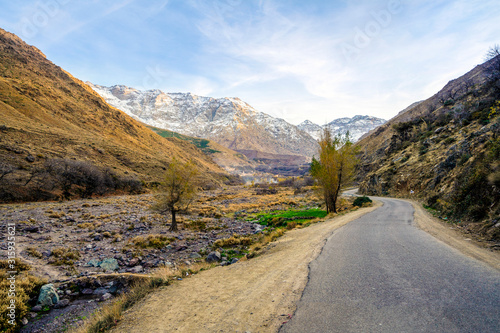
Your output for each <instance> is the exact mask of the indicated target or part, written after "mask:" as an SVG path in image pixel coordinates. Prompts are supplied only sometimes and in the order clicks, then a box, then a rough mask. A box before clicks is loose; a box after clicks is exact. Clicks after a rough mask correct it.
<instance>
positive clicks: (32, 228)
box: [24, 225, 39, 233]
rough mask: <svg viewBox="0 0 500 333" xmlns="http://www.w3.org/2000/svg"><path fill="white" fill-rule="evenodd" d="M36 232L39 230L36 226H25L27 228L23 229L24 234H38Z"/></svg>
mask: <svg viewBox="0 0 500 333" xmlns="http://www.w3.org/2000/svg"><path fill="white" fill-rule="evenodd" d="M38 230H39V228H38V226H36V225H29V226H27V227H25V228H24V231H26V232H33V233H34V232H38Z"/></svg>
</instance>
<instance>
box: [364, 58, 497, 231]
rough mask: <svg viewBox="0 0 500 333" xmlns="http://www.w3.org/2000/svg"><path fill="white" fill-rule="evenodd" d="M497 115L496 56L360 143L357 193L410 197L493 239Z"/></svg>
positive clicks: (495, 224)
mask: <svg viewBox="0 0 500 333" xmlns="http://www.w3.org/2000/svg"><path fill="white" fill-rule="evenodd" d="M499 114H500V55H497V56H496V57H494V58H492V59H491V60H489V61H488V62H486V63H484V64H482V65H479V66H477V67H476V68H474V69H473V70H471V71H470V72H468V73H466V74H465V75H463V76H462V77H460V78H458V79H456V80H452V81H450V82H449V83H448V84H447V85H446V86H445V87H444V88H443V89H442V90H441V91H439V92H438V93H437V94H435V95H434V96H432V97H431V98H429V99H427V100H425V101H422V102H419V103H416V104H415V105H412V106H411V107H409V108H407V109H406V111H404V112H401V113H399V114H398V115H397V116H396V117H394V118H393V119H391V120H390V121H388V122H387V123H386V124H384V125H382V126H381V127H379V128H378V129H376V130H375V131H373V132H372V133H371V134H370V135H368V136H367V137H365V138H364V139H362V140H361V141H359V142H358V146H359V147H360V148H361V151H362V152H363V154H362V155H361V166H360V170H359V175H360V176H359V177H360V178H359V180H360V189H361V191H362V192H363V193H366V194H377V195H382V194H385V195H392V196H412V197H417V198H419V199H420V200H422V201H424V203H425V204H426V206H427V207H429V209H431V210H433V211H434V212H435V213H436V215H440V216H442V217H443V218H446V219H451V220H454V221H457V222H461V224H459V226H462V228H464V229H466V230H468V231H469V232H473V233H476V234H479V235H482V237H484V238H486V239H488V240H496V241H499V240H500V224H499V223H498V222H499V218H500V138H499V136H500V118H499V117H498V115H499ZM465 221H472V222H478V221H482V222H481V223H472V224H470V223H465Z"/></svg>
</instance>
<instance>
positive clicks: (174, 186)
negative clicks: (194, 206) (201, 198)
mask: <svg viewBox="0 0 500 333" xmlns="http://www.w3.org/2000/svg"><path fill="white" fill-rule="evenodd" d="M197 175H198V171H197V169H196V167H195V165H194V164H193V162H192V161H189V162H187V163H182V162H180V161H178V160H177V159H175V158H174V159H173V160H172V162H171V163H170V165H169V166H168V169H167V172H166V174H165V180H164V182H163V183H162V184H161V185H162V187H163V189H164V192H162V193H160V194H158V196H157V198H156V203H155V204H154V205H153V206H152V207H151V208H152V210H154V211H157V212H159V213H161V214H170V215H171V217H172V224H171V225H170V229H169V230H170V231H177V230H178V229H177V220H176V218H175V216H176V214H177V213H185V212H187V210H188V208H189V206H190V205H191V203H192V202H193V200H194V198H195V197H196V194H197V192H198V180H197Z"/></svg>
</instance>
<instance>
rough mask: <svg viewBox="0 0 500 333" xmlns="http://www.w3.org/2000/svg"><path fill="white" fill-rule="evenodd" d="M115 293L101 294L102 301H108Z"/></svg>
mask: <svg viewBox="0 0 500 333" xmlns="http://www.w3.org/2000/svg"><path fill="white" fill-rule="evenodd" d="M112 297H113V295H111V294H110V293H105V294H104V295H102V296H101V301H107V300H108V299H110V298H112Z"/></svg>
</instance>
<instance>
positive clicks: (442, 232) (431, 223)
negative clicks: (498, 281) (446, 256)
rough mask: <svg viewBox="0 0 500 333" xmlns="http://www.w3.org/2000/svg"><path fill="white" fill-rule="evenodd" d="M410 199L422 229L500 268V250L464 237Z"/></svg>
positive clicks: (467, 254)
mask: <svg viewBox="0 0 500 333" xmlns="http://www.w3.org/2000/svg"><path fill="white" fill-rule="evenodd" d="M408 201H409V202H411V204H412V205H413V207H414V208H415V222H416V223H417V226H418V227H419V228H420V229H422V230H424V231H425V232H427V233H429V234H431V235H432V236H434V237H435V238H437V239H439V240H440V241H442V242H444V243H446V244H448V245H450V246H451V247H453V248H455V249H457V250H459V251H460V252H462V253H463V254H465V255H466V256H469V257H472V258H475V259H477V260H480V261H482V262H484V263H486V264H488V265H490V266H491V267H493V268H495V269H498V270H500V252H498V251H492V250H490V249H487V248H484V247H483V246H482V245H481V244H480V243H478V242H476V241H474V240H473V239H470V238H466V237H464V234H463V233H461V232H460V231H458V230H457V229H456V228H454V227H453V226H452V225H450V224H446V223H444V222H442V221H440V220H439V219H437V218H435V217H434V216H432V215H431V214H429V213H428V212H427V211H426V210H425V209H424V208H423V207H422V205H421V204H420V203H418V202H416V201H413V200H408Z"/></svg>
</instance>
